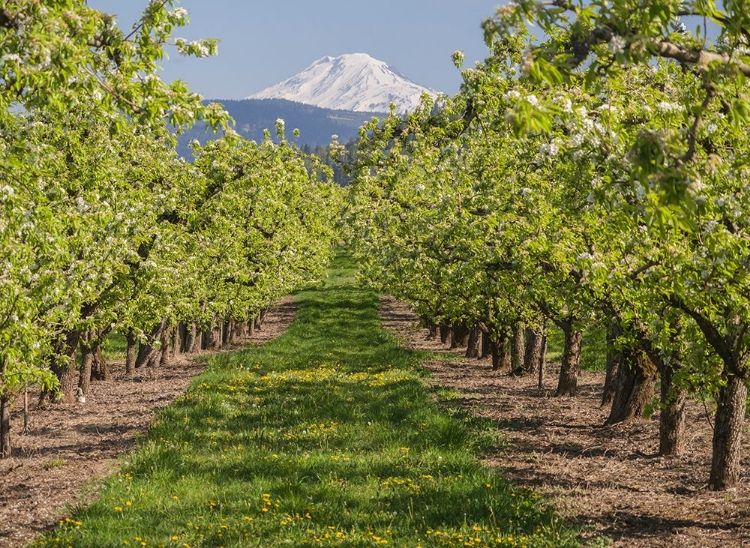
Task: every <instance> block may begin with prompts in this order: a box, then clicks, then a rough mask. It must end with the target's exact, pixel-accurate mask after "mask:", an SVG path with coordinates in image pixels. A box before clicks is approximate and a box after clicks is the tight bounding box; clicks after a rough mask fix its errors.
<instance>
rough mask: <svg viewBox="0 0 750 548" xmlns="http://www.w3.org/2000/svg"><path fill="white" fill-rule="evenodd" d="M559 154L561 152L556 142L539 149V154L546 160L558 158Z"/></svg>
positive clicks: (545, 144) (543, 145)
mask: <svg viewBox="0 0 750 548" xmlns="http://www.w3.org/2000/svg"><path fill="white" fill-rule="evenodd" d="M558 152H560V147H559V146H557V144H556V143H555V142H551V143H544V144H542V146H540V147H539V154H540V155H541V156H542V158H543V159H545V160H546V159H549V158H553V157H554V156H557V153H558Z"/></svg>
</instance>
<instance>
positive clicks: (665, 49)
mask: <svg viewBox="0 0 750 548" xmlns="http://www.w3.org/2000/svg"><path fill="white" fill-rule="evenodd" d="M657 53H658V55H659V57H664V58H666V59H674V60H675V61H679V62H681V63H687V64H690V65H697V66H699V67H705V66H708V65H709V63H714V62H719V63H722V64H724V65H730V64H734V65H735V66H736V67H737V70H739V71H740V72H741V73H742V74H744V75H745V76H750V65H746V64H745V63H743V62H741V61H738V60H737V59H732V58H731V57H730V56H729V55H727V54H726V53H712V52H710V51H704V50H690V49H687V48H683V47H682V46H677V45H675V44H673V43H671V42H667V41H666V40H662V41H661V42H659V43H658V44H657Z"/></svg>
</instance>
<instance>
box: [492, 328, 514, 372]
mask: <svg viewBox="0 0 750 548" xmlns="http://www.w3.org/2000/svg"><path fill="white" fill-rule="evenodd" d="M490 353H491V354H492V370H493V371H497V370H498V369H503V368H509V367H510V341H509V337H508V335H507V333H505V331H503V332H502V333H501V334H500V335H499V336H498V338H497V339H496V340H493V339H492V338H490Z"/></svg>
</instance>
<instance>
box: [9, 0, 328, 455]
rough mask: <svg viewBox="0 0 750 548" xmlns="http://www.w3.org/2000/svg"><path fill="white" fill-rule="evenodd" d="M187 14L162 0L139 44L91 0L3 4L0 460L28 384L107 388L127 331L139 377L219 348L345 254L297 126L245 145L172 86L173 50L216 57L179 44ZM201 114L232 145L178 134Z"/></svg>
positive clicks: (61, 396) (322, 178)
mask: <svg viewBox="0 0 750 548" xmlns="http://www.w3.org/2000/svg"><path fill="white" fill-rule="evenodd" d="M172 4H173V3H172V2H171V1H161V2H150V3H149V4H148V6H147V7H146V9H145V11H144V13H143V16H142V18H141V19H140V21H138V22H137V23H136V24H135V26H134V28H133V29H132V31H131V32H129V33H127V34H126V33H124V32H123V31H122V30H120V29H119V28H118V27H116V26H115V24H114V19H113V17H112V16H109V15H107V14H104V13H102V12H100V11H97V10H94V9H91V8H88V7H87V6H86V5H85V3H84V2H81V1H75V0H71V1H67V2H38V1H26V0H21V1H18V2H6V3H5V4H4V7H3V8H2V10H1V11H0V51H2V57H1V58H0V127H1V130H0V142H1V144H0V147H1V150H0V163H1V165H2V171H3V181H2V186H1V187H0V207H2V210H3V215H2V220H0V238H2V250H3V251H2V275H0V318H1V319H0V441H2V444H1V445H0V455H2V456H9V455H10V453H11V448H12V445H11V436H10V428H11V425H10V408H11V405H12V403H13V402H14V400H15V399H16V397H17V396H18V395H19V394H20V393H21V392H22V391H24V390H26V389H27V388H28V387H30V386H34V385H38V386H41V388H42V389H43V392H42V397H43V398H49V399H50V400H52V401H58V400H62V401H64V402H72V401H73V400H74V398H75V397H76V394H78V395H79V397H80V396H83V397H85V395H86V393H87V392H88V389H89V384H90V382H91V380H92V379H94V380H109V379H110V377H111V374H110V373H109V371H108V367H107V363H106V361H105V360H104V358H103V356H102V352H101V346H102V344H103V343H104V341H105V340H106V339H107V337H109V336H110V335H111V334H112V333H114V332H117V333H120V334H123V335H125V337H126V339H127V345H128V350H127V361H126V371H127V372H128V374H131V375H132V374H133V372H134V370H135V368H138V367H148V366H158V365H159V364H162V365H163V364H164V363H165V362H166V361H167V359H168V356H169V355H171V354H174V353H180V352H192V351H196V350H199V349H201V348H211V349H216V348H220V347H221V346H222V344H224V343H226V342H228V341H231V340H233V339H234V337H235V336H237V335H243V334H244V333H245V332H246V331H248V330H250V329H251V328H252V327H253V325H254V324H256V323H260V318H261V317H262V314H263V312H264V310H265V309H266V308H267V307H268V306H269V304H270V303H272V302H273V301H274V300H276V299H278V298H279V297H281V296H283V295H286V294H288V293H289V292H291V291H292V290H294V289H296V288H298V287H299V286H301V285H303V284H305V283H307V282H308V281H310V280H314V279H316V278H317V277H319V276H320V274H321V273H322V272H323V269H324V267H325V264H326V262H327V260H328V258H329V257H330V255H331V253H332V243H333V238H334V230H333V228H332V227H333V226H334V222H335V217H336V215H337V208H338V203H339V201H340V198H339V193H338V190H337V187H335V186H334V185H333V184H332V183H330V182H329V180H330V174H329V173H328V172H327V171H326V170H325V169H324V168H322V167H320V166H317V167H316V164H315V162H314V161H313V160H312V159H310V158H307V157H306V156H305V155H303V154H302V153H301V152H300V151H299V150H298V149H297V148H296V147H294V146H293V145H291V144H289V143H288V142H287V141H286V140H285V139H283V137H284V135H283V128H279V130H280V132H281V133H280V136H281V137H282V140H281V142H280V143H279V144H273V143H272V142H271V140H270V137H269V138H268V139H267V140H266V141H265V142H263V143H260V144H257V143H252V142H247V141H244V140H243V139H241V138H239V137H237V136H236V135H234V134H233V132H232V130H231V126H230V125H229V119H228V116H227V114H226V113H225V112H224V111H223V110H222V109H221V108H220V107H219V106H218V105H208V106H205V105H204V104H203V103H202V100H201V97H200V96H199V95H197V94H195V93H192V92H190V91H189V90H188V89H187V87H186V86H185V85H184V84H183V83H182V82H179V81H178V82H175V83H173V84H170V85H166V84H165V83H163V82H162V81H161V80H160V79H159V77H158V76H157V74H156V71H157V68H158V62H159V60H160V59H161V58H162V57H163V56H164V55H165V51H166V50H167V49H168V48H169V49H176V50H177V51H178V52H179V53H180V54H185V55H197V56H206V55H210V54H213V53H215V51H216V41H215V40H203V41H196V42H191V43H188V42H186V41H185V40H183V39H181V38H179V37H175V36H174V34H173V33H174V31H175V30H176V29H178V28H179V27H181V26H183V25H184V24H185V23H186V22H187V17H186V11H185V10H184V9H182V8H179V7H173V6H172ZM196 121H205V122H208V123H210V124H211V125H213V126H215V127H217V128H218V127H219V126H223V127H224V131H225V137H223V138H222V139H220V140H219V141H216V142H214V143H211V144H210V145H206V146H205V147H201V146H200V145H199V144H196V145H195V147H194V154H195V156H196V160H195V162H194V163H193V164H191V163H188V162H186V161H185V160H184V159H182V158H179V157H178V156H177V154H176V152H175V138H174V136H173V135H172V134H171V133H170V127H177V128H178V129H179V128H180V127H183V126H185V125H188V124H192V123H194V122H196ZM306 165H310V166H312V168H310V169H308V168H306V167H305V166H306ZM136 349H137V352H136ZM79 356H81V357H80V359H79Z"/></svg>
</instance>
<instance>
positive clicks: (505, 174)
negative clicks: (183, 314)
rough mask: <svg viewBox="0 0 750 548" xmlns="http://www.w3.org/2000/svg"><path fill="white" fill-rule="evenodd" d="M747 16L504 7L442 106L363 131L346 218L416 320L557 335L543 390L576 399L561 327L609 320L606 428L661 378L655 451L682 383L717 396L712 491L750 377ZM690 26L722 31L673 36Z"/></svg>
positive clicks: (706, 9) (661, 9) (369, 272)
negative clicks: (475, 60)
mask: <svg viewBox="0 0 750 548" xmlns="http://www.w3.org/2000/svg"><path fill="white" fill-rule="evenodd" d="M743 6H745V4H744V3H742V2H739V3H738V2H725V3H724V4H723V11H722V10H720V9H719V8H718V7H717V6H716V5H715V4H714V3H713V2H688V3H686V4H685V5H681V4H680V3H679V2H677V3H676V2H650V3H649V4H648V7H645V6H644V5H643V4H642V3H639V2H634V1H631V0H614V1H609V0H607V1H594V2H587V3H585V4H577V3H572V2H567V1H555V2H550V3H540V2H536V1H525V0H522V1H519V2H514V3H511V4H509V5H507V6H504V7H502V8H499V9H498V11H497V13H496V16H495V17H494V18H492V19H489V20H488V21H486V22H485V24H484V31H485V39H486V42H487V45H488V47H489V48H490V54H489V56H488V58H487V59H486V60H485V61H484V62H483V63H479V64H477V66H476V67H473V68H467V69H465V70H463V72H462V74H463V79H464V82H463V86H462V89H461V91H460V92H459V94H458V95H456V96H455V97H451V98H442V99H441V100H440V101H441V102H440V105H439V106H440V109H439V112H438V113H435V112H434V110H433V105H432V104H430V102H429V101H427V102H425V104H424V107H423V108H422V109H421V110H420V111H417V112H415V113H413V114H412V115H410V116H408V117H407V118H406V119H403V120H402V119H400V118H399V117H397V116H394V115H392V116H390V117H389V118H387V119H385V120H383V121H382V122H380V121H377V120H375V121H373V123H371V124H370V125H368V126H367V127H365V128H364V129H363V130H362V132H361V141H360V146H359V148H358V152H357V154H358V156H357V169H356V174H355V182H354V184H353V185H352V193H351V195H350V198H349V205H348V208H349V212H350V219H351V223H350V225H351V234H350V236H351V240H352V242H354V243H356V246H357V255H358V257H360V258H361V260H362V261H363V263H364V265H365V272H366V276H367V277H368V278H369V279H370V280H372V281H373V283H375V284H377V285H378V286H379V287H382V288H384V289H386V290H387V291H389V292H392V293H393V294H395V295H396V296H398V297H401V298H405V299H408V300H410V301H411V302H412V303H414V305H415V307H416V308H417V310H418V311H419V312H420V314H421V315H422V316H423V317H424V318H425V320H426V321H427V322H433V323H447V324H451V323H457V322H458V323H463V324H467V325H479V326H481V327H482V329H483V330H484V331H485V332H486V333H489V335H490V337H493V338H495V339H497V340H503V339H504V338H507V337H508V332H509V328H510V327H511V326H514V325H517V324H519V323H520V324H525V325H527V326H529V325H530V326H536V328H540V327H541V326H542V325H543V320H542V318H548V319H549V320H551V321H553V322H555V323H556V324H557V325H558V326H560V327H561V328H562V329H563V331H564V332H565V335H566V340H568V343H566V349H568V350H566V351H564V353H563V354H564V355H563V373H565V374H567V375H568V377H567V378H566V379H563V376H562V375H561V380H560V385H559V388H558V394H574V393H575V376H574V375H572V374H571V371H573V370H574V369H575V367H574V365H575V364H574V363H573V362H572V361H571V358H572V356H571V353H572V351H573V350H574V349H575V346H576V344H578V346H580V335H578V338H576V333H579V332H580V330H581V329H583V328H584V327H587V326H592V325H599V326H601V328H606V329H608V330H609V331H610V333H611V334H613V336H612V339H611V340H612V341H614V344H613V348H615V349H619V351H620V353H621V355H623V356H624V358H623V359H621V360H620V371H619V373H618V379H619V381H618V382H619V384H618V396H616V397H615V401H614V403H613V414H612V416H611V417H610V418H611V419H612V420H613V421H614V420H616V415H617V413H615V407H616V406H618V405H620V406H625V407H626V406H627V405H629V404H632V403H633V402H634V401H649V402H650V401H651V399H652V397H653V394H651V395H648V394H646V396H647V397H645V399H644V397H643V395H640V396H638V395H636V394H637V391H638V390H639V389H641V388H642V387H643V386H650V387H651V391H652V392H653V386H654V384H655V382H656V374H657V371H658V373H659V374H660V375H661V385H662V394H661V396H662V398H661V403H662V407H661V409H662V420H663V430H662V435H663V438H662V441H663V442H664V443H663V445H662V450H663V451H664V452H669V451H675V452H678V451H679V442H674V443H673V444H672V447H671V448H670V447H669V443H667V441H668V439H669V436H673V438H674V439H673V441H674V440H675V439H678V438H679V436H680V432H681V430H680V428H682V427H683V426H682V423H681V421H682V420H683V418H682V415H681V413H682V408H683V404H682V402H683V401H684V397H685V393H686V391H696V390H708V391H710V392H711V393H713V394H714V395H715V398H716V403H717V413H716V428H715V433H716V434H715V438H714V461H713V466H712V473H711V480H710V484H711V486H712V487H713V488H717V489H723V488H726V487H728V486H731V484H733V483H734V482H735V481H737V479H738V477H739V447H740V446H739V445H738V444H739V441H738V440H739V437H740V434H741V424H742V417H743V414H744V399H745V393H746V389H745V385H744V383H745V381H746V380H747V378H748V374H749V373H750V365H749V364H748V358H749V357H750V334H749V333H748V326H750V300H749V298H750V292H749V291H748V280H750V277H749V276H750V248H749V247H748V242H750V225H748V216H747V214H746V212H747V211H748V210H750V209H749V206H750V204H749V203H748V199H750V196H749V195H748V193H747V189H746V181H747V178H748V174H749V173H750V172H749V171H748V170H749V168H748V152H749V151H750V149H749V148H748V147H750V141H749V140H748V135H750V133H749V132H748V125H749V123H750V96H749V94H748V91H749V90H748V84H747V77H748V75H749V74H750V71H749V70H748V65H747V64H746V63H747V61H748V49H747V43H748V34H749V31H748V29H750V26H748V23H747V10H746V9H744V7H743ZM686 15H694V16H699V17H702V18H703V19H704V21H708V22H709V23H710V24H711V25H713V26H714V27H715V28H716V29H717V32H718V34H719V39H718V40H717V41H716V42H715V43H711V42H709V41H708V40H707V39H706V37H705V33H702V32H701V29H702V27H699V28H698V30H697V31H696V33H690V32H688V31H687V29H686V28H684V26H681V25H679V24H677V23H678V22H679V17H680V16H686ZM528 22H532V23H535V24H537V25H538V26H539V27H540V28H541V29H542V30H543V31H544V32H545V33H546V34H545V37H544V39H543V40H536V39H533V38H531V37H530V36H529V35H528V31H527V26H526V24H527V23H528ZM454 60H455V62H456V64H457V65H458V66H460V65H461V64H462V63H463V59H462V55H461V54H460V53H458V52H457V53H456V55H455V56H454ZM563 381H564V382H563ZM618 398H619V399H618ZM670 421H671V423H670Z"/></svg>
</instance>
